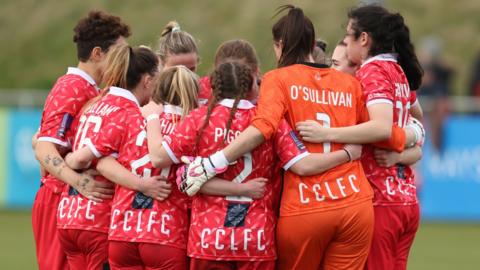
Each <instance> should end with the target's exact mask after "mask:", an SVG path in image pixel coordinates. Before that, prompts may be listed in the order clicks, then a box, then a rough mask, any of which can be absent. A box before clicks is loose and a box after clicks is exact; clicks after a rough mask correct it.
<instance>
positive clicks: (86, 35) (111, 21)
mask: <svg viewBox="0 0 480 270" xmlns="http://www.w3.org/2000/svg"><path fill="white" fill-rule="evenodd" d="M73 31H74V32H75V34H74V35H73V42H75V43H76V44H77V57H78V60H79V61H82V62H86V61H87V60H88V59H89V58H90V54H91V53H92V50H93V48H95V47H100V48H101V49H102V51H104V52H107V51H108V48H109V47H110V46H111V45H112V44H114V43H115V41H116V40H117V39H118V38H119V37H129V36H130V27H129V26H128V25H126V24H125V23H123V22H122V21H121V19H120V17H117V16H113V15H110V14H108V13H105V12H103V11H91V12H90V13H88V16H87V17H85V18H83V19H81V20H80V21H79V22H78V23H77V25H76V26H75V28H74V29H73Z"/></svg>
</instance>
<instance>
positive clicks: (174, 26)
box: [161, 21, 182, 37]
mask: <svg viewBox="0 0 480 270" xmlns="http://www.w3.org/2000/svg"><path fill="white" fill-rule="evenodd" d="M180 31H182V30H181V28H180V24H178V22H176V21H170V22H168V23H167V25H166V26H165V28H163V31H162V34H161V36H162V37H163V36H166V35H168V34H170V33H175V32H180Z"/></svg>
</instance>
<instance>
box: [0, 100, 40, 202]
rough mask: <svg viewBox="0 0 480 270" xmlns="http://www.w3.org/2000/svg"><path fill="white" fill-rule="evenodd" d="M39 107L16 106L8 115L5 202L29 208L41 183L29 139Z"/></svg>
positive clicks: (35, 123)
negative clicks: (20, 107) (21, 107)
mask: <svg viewBox="0 0 480 270" xmlns="http://www.w3.org/2000/svg"><path fill="white" fill-rule="evenodd" d="M41 116H42V115H41V111H39V110H32V109H29V110H15V109H12V110H10V111H9V113H8V116H7V123H8V129H7V130H5V131H2V132H6V133H7V134H8V135H7V158H6V164H7V166H6V167H7V174H6V180H7V181H6V183H5V189H6V194H5V206H6V207H9V208H20V207H21V208H29V207H31V205H32V203H33V199H34V198H35V194H36V192H37V190H38V187H39V183H40V169H39V165H38V162H37V160H36V159H35V154H34V152H33V150H32V146H31V145H32V144H31V139H32V136H33V135H34V134H35V132H36V131H37V129H38V127H39V125H40V119H41Z"/></svg>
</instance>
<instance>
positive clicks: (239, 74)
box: [196, 61, 254, 145]
mask: <svg viewBox="0 0 480 270" xmlns="http://www.w3.org/2000/svg"><path fill="white" fill-rule="evenodd" d="M210 81H211V84H212V98H211V99H210V101H209V103H208V108H207V115H206V117H205V122H204V123H203V125H202V127H201V128H200V131H199V134H198V136H197V140H196V145H198V143H199V141H200V138H201V136H202V134H203V131H204V130H205V128H206V127H207V126H208V124H209V121H210V116H211V114H212V111H213V108H214V107H215V106H216V105H217V103H218V102H219V101H220V100H222V99H225V98H229V99H233V100H234V102H233V106H232V109H231V110H230V115H229V117H228V120H227V124H226V132H225V134H228V131H229V130H230V128H231V125H232V122H233V118H234V115H235V112H236V111H237V107H238V104H239V102H240V100H241V99H245V98H246V97H247V95H248V94H249V92H250V91H251V89H252V86H253V81H254V80H253V75H252V70H251V69H250V68H249V67H248V66H247V65H245V64H241V63H239V62H235V61H233V62H225V63H222V64H220V65H219V66H218V67H217V68H216V69H215V71H213V73H212V74H211V75H210ZM223 143H224V144H226V143H227V137H226V136H225V137H224V139H223Z"/></svg>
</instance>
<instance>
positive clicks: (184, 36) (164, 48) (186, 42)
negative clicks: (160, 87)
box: [156, 21, 198, 63]
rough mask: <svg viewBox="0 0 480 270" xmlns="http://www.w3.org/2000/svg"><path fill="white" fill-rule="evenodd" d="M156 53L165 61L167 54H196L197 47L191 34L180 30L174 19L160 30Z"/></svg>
mask: <svg viewBox="0 0 480 270" xmlns="http://www.w3.org/2000/svg"><path fill="white" fill-rule="evenodd" d="M156 53H157V55H158V57H159V58H160V60H162V62H163V63H165V62H166V59H167V57H168V55H171V54H173V55H178V54H184V53H197V54H198V48H197V43H196V42H195V39H194V38H193V36H192V35H190V34H189V33H187V32H185V31H183V30H181V28H180V25H179V24H178V23H177V22H176V21H171V22H169V23H168V24H167V25H166V26H165V28H164V29H163V30H162V34H161V35H160V38H159V39H158V49H157V51H156Z"/></svg>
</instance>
